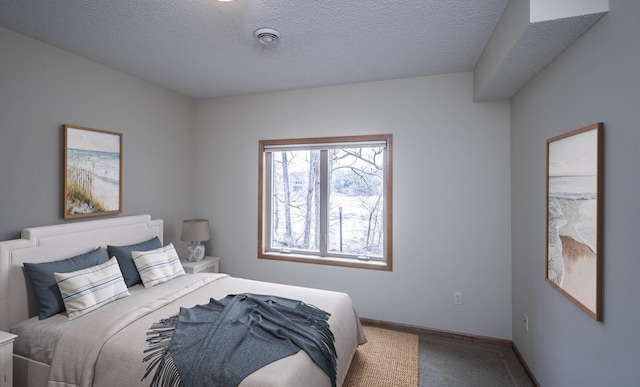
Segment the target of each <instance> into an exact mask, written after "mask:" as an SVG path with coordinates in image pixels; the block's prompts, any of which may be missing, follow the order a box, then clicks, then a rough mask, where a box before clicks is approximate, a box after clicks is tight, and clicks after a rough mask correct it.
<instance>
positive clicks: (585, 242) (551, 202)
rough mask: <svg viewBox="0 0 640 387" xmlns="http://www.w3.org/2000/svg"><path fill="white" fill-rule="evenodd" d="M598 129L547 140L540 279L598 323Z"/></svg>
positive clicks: (594, 128)
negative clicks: (543, 252)
mask: <svg viewBox="0 0 640 387" xmlns="http://www.w3.org/2000/svg"><path fill="white" fill-rule="evenodd" d="M602 131H603V124H602V123H596V124H593V125H589V126H586V127H584V128H580V129H577V130H574V131H572V132H569V133H566V134H563V135H560V136H557V137H554V138H551V139H549V140H547V259H546V266H547V267H546V280H547V282H548V283H549V284H551V286H553V287H554V288H556V289H557V290H558V291H560V293H562V294H564V295H565V296H566V297H567V298H569V299H570V300H571V301H572V302H573V303H575V304H576V305H577V306H578V307H580V308H581V309H582V310H584V311H585V312H586V313H587V314H588V315H589V316H591V317H592V318H594V319H595V320H597V321H601V320H602V227H601V226H602Z"/></svg>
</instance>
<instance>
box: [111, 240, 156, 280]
mask: <svg viewBox="0 0 640 387" xmlns="http://www.w3.org/2000/svg"><path fill="white" fill-rule="evenodd" d="M160 247H162V243H160V239H159V238H158V237H154V238H152V239H149V240H148V241H145V242H140V243H136V244H133V245H128V246H107V253H108V254H109V257H116V259H117V260H118V265H120V271H121V272H122V276H123V277H124V283H125V284H127V287H131V286H133V285H135V284H139V283H140V275H139V274H138V269H136V265H135V264H134V263H133V258H132V257H131V252H132V251H148V250H153V249H157V248H160Z"/></svg>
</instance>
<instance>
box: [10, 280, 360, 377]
mask: <svg viewBox="0 0 640 387" xmlns="http://www.w3.org/2000/svg"><path fill="white" fill-rule="evenodd" d="M245 292H246V293H256V294H270V295H275V296H280V297H287V298H292V299H299V300H303V301H305V302H306V303H309V304H312V305H314V306H316V307H318V308H321V309H323V310H325V311H327V312H329V313H331V317H330V318H329V325H330V328H331V330H332V332H333V333H334V335H335V337H336V343H335V344H336V349H337V352H338V367H337V382H338V385H341V384H342V382H343V381H344V378H345V377H346V373H347V371H348V369H349V365H350V362H351V358H352V356H353V353H354V352H355V348H356V346H357V345H358V344H361V343H364V342H366V338H365V337H364V333H363V331H362V328H361V326H360V323H359V320H358V317H357V314H356V313H355V311H354V310H353V306H352V303H351V299H350V298H349V296H348V295H346V294H344V293H339V292H331V291H325V290H318V289H310V288H304V287H295V286H287V285H279V284H272V283H266V282H260V281H252V280H247V279H241V278H235V277H230V276H228V275H226V274H191V275H185V276H182V277H178V278H175V279H173V280H171V281H169V282H167V283H164V284H160V285H157V286H155V287H153V288H151V289H144V288H143V287H142V286H139V285H138V286H135V287H132V288H130V293H131V295H130V296H128V297H125V298H123V299H120V300H117V301H115V302H112V303H111V304H107V305H106V306H104V307H102V308H100V309H98V310H96V311H94V312H91V313H89V314H87V315H85V316H83V317H80V318H78V319H75V320H71V321H69V320H68V319H67V317H66V316H65V315H64V314H58V315H55V316H53V317H51V318H49V319H46V320H37V317H36V318H31V319H29V320H26V321H24V322H22V323H19V324H17V325H15V326H14V327H13V328H12V332H15V334H18V335H20V336H21V337H20V340H19V341H17V342H16V345H15V348H16V354H19V355H21V356H25V357H28V358H30V359H33V360H35V361H38V362H41V363H45V364H50V365H51V367H50V374H49V386H84V385H87V386H89V385H92V386H94V387H99V386H114V385H127V386H148V385H149V383H150V380H145V381H141V380H140V379H141V377H142V375H144V372H145V370H146V366H147V364H146V363H143V362H142V358H143V357H144V354H143V351H144V349H146V348H147V347H148V345H147V343H146V341H145V338H146V331H147V330H148V329H149V327H150V326H151V325H152V324H153V323H154V322H157V321H159V320H160V319H163V318H167V317H170V316H173V315H176V314H177V313H178V311H179V308H180V307H191V306H194V305H197V304H205V303H207V302H208V300H209V298H211V297H213V298H216V299H220V298H223V297H225V296H226V295H229V294H240V293H245ZM116 369H117V370H118V372H114V371H113V370H116ZM299 385H305V386H318V387H321V386H329V385H330V381H329V378H328V377H327V376H326V374H324V373H323V372H322V371H321V370H320V368H318V367H317V366H316V365H315V364H313V362H312V361H311V359H310V358H309V357H308V356H307V355H306V353H304V351H300V352H298V353H297V354H295V355H292V356H289V357H286V358H284V359H281V360H278V361H276V362H273V363H271V364H269V365H268V366H266V367H263V368H262V369H260V370H258V371H256V372H254V373H253V374H251V375H249V376H248V377H247V378H246V379H245V380H244V381H243V382H242V383H241V384H240V386H299Z"/></svg>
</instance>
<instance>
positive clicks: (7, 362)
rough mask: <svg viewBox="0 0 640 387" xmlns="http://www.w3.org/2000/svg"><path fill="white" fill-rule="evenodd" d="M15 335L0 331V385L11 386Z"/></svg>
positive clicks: (0, 386) (2, 386)
mask: <svg viewBox="0 0 640 387" xmlns="http://www.w3.org/2000/svg"><path fill="white" fill-rule="evenodd" d="M16 337H18V336H16V335H12V334H11V333H7V332H3V331H0V387H13V340H14V339H15V338H16Z"/></svg>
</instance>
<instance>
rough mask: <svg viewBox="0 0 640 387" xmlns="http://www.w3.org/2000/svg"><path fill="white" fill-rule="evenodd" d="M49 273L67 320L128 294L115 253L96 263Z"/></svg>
mask: <svg viewBox="0 0 640 387" xmlns="http://www.w3.org/2000/svg"><path fill="white" fill-rule="evenodd" d="M53 275H54V277H55V278H56V282H57V283H58V288H59V289H60V294H61V295H62V301H63V302H64V306H65V308H66V309H67V315H68V316H69V320H73V319H75V318H77V317H80V316H82V315H84V314H87V313H89V312H91V311H93V310H96V309H98V308H100V307H101V306H103V305H106V304H108V303H110V302H111V301H115V300H117V299H119V298H122V297H126V296H128V295H129V290H127V285H126V284H125V283H124V279H123V278H122V272H120V266H119V265H118V261H117V260H116V258H115V257H113V258H111V259H110V260H108V261H107V262H105V263H103V264H100V265H96V266H91V267H88V268H86V269H82V270H78V271H73V272H70V273H53Z"/></svg>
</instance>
